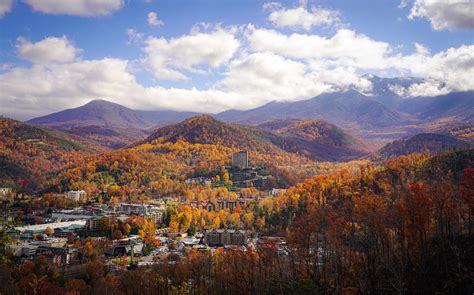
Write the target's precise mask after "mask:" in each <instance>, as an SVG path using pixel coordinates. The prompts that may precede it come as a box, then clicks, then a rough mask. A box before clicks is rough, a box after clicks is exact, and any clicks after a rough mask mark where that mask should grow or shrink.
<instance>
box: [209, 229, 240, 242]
mask: <svg viewBox="0 0 474 295" xmlns="http://www.w3.org/2000/svg"><path fill="white" fill-rule="evenodd" d="M248 240H249V231H245V230H235V229H214V230H210V231H207V232H206V234H205V237H204V241H205V243H206V244H208V245H209V246H229V245H233V246H243V245H246V244H247V243H248Z"/></svg>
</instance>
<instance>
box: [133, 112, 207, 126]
mask: <svg viewBox="0 0 474 295" xmlns="http://www.w3.org/2000/svg"><path fill="white" fill-rule="evenodd" d="M136 113H137V114H138V116H139V117H140V118H142V119H143V120H145V121H147V122H149V123H151V124H153V126H155V127H157V126H164V125H168V124H175V123H178V122H181V121H183V120H185V119H188V118H191V117H195V116H199V115H200V113H194V112H177V111H166V110H163V111H140V110H139V111H136Z"/></svg>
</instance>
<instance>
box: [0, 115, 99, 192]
mask: <svg viewBox="0 0 474 295" xmlns="http://www.w3.org/2000/svg"><path fill="white" fill-rule="evenodd" d="M92 152H93V151H92V150H90V149H88V148H86V147H84V146H82V145H79V144H77V143H74V142H72V141H71V140H70V139H68V138H67V137H66V136H65V135H64V134H60V133H59V132H54V133H51V132H47V131H45V130H43V129H41V128H38V127H34V126H30V125H27V124H24V123H21V122H19V121H15V120H10V119H5V118H0V186H13V187H16V188H18V189H19V190H20V191H22V190H25V191H29V190H31V189H37V188H42V187H44V186H45V185H46V184H47V177H48V175H50V174H52V173H54V172H56V171H58V170H60V169H62V168H63V167H66V166H67V165H68V164H69V163H71V162H73V161H75V160H76V159H78V158H80V157H82V156H83V155H87V154H91V153H92Z"/></svg>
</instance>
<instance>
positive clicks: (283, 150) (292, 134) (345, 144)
mask: <svg viewBox="0 0 474 295" xmlns="http://www.w3.org/2000/svg"><path fill="white" fill-rule="evenodd" d="M269 126H270V123H267V124H266V125H262V126H257V127H249V126H241V125H236V124H228V123H223V122H220V121H218V120H215V119H213V118H212V117H210V116H207V115H203V116H199V117H193V118H190V119H187V120H185V121H184V122H181V123H179V124H176V125H172V126H166V127H162V128H160V129H158V130H156V131H155V132H154V133H153V134H152V135H150V136H149V137H148V138H147V139H146V140H145V141H144V142H152V141H153V140H156V139H159V140H160V141H161V142H177V141H179V140H184V141H187V142H189V143H193V144H196V143H199V144H220V145H223V146H227V147H231V148H237V149H244V150H250V151H255V152H259V153H276V154H281V155H283V154H288V153H295V154H299V155H303V156H305V157H307V158H309V159H313V160H320V161H340V160H345V159H353V158H357V157H359V156H361V155H363V154H365V153H366V151H365V149H364V148H363V143H362V142H361V141H360V140H356V139H355V138H354V137H352V136H350V135H348V134H346V133H345V132H344V131H342V129H339V128H338V127H336V126H334V125H331V124H329V123H326V122H322V121H306V122H300V121H295V122H293V123H292V124H289V125H287V126H285V129H283V128H279V129H273V130H272V129H271V128H269ZM258 127H261V128H258ZM264 129H267V130H264Z"/></svg>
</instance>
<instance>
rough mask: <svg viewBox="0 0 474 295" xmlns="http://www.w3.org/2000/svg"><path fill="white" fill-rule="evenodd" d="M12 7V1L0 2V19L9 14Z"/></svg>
mask: <svg viewBox="0 0 474 295" xmlns="http://www.w3.org/2000/svg"><path fill="white" fill-rule="evenodd" d="M12 7H13V0H0V18H1V17H3V16H4V15H5V14H6V13H8V12H10V11H11V10H12Z"/></svg>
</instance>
